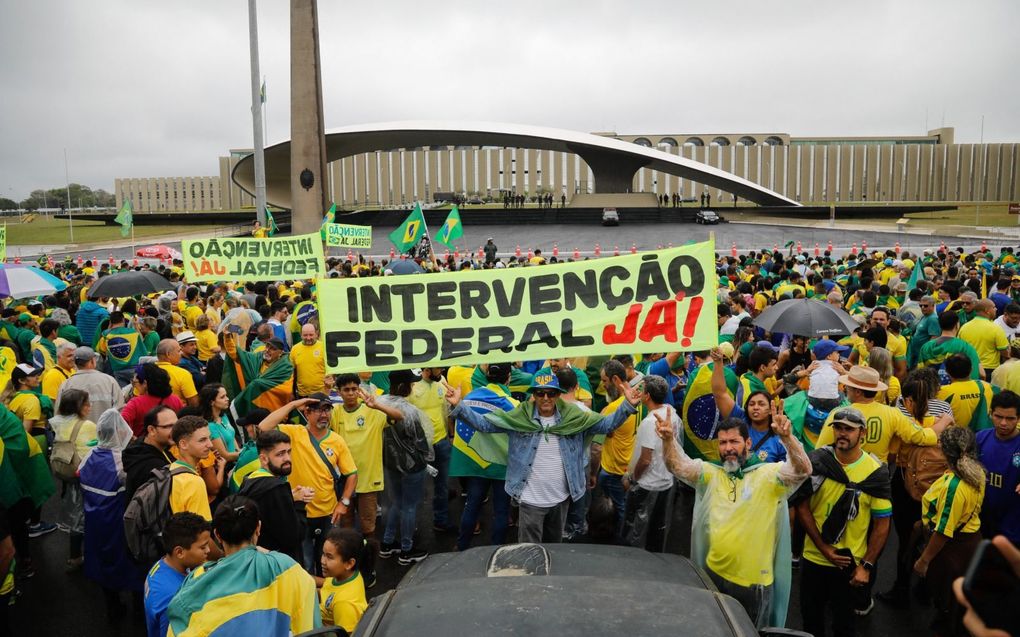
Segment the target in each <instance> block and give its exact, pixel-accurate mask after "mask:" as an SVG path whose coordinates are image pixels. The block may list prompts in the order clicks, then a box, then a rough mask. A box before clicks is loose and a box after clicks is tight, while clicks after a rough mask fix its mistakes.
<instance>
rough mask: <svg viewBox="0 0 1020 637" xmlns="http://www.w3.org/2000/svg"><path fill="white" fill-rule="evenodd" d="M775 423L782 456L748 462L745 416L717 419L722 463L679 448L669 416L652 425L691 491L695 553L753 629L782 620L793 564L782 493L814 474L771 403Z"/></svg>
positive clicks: (676, 472) (669, 465)
mask: <svg viewBox="0 0 1020 637" xmlns="http://www.w3.org/2000/svg"><path fill="white" fill-rule="evenodd" d="M772 430H773V431H774V432H775V434H776V435H777V436H779V439H780V440H781V441H782V443H783V446H785V447H786V451H787V459H786V460H785V461H783V462H764V463H754V460H752V461H751V463H749V462H748V459H749V457H750V455H751V434H750V431H749V430H748V427H747V423H746V422H744V421H743V420H738V419H735V418H727V419H725V420H723V421H722V422H720V423H719V425H718V427H717V429H716V440H717V442H718V446H719V457H720V459H721V460H722V465H721V466H720V465H717V464H714V463H710V462H706V461H703V460H693V459H691V458H690V457H689V456H688V455H687V454H686V453H684V451H683V449H682V448H681V446H680V445H679V444H677V443H676V434H675V432H674V427H673V423H672V419H671V418H666V419H663V420H661V421H659V423H658V424H657V426H656V433H658V434H659V437H660V438H662V439H663V441H664V444H663V458H664V460H665V462H666V467H667V468H668V469H669V471H670V473H672V474H673V475H675V476H676V477H678V478H680V479H681V480H683V481H684V482H685V483H687V484H688V485H690V486H692V487H694V489H695V491H696V500H695V504H694V521H693V525H692V542H691V555H692V557H693V558H694V560H695V561H696V562H697V563H698V564H699V566H701V567H702V568H704V569H705V571H706V572H708V574H709V576H711V578H712V581H713V582H715V584H716V586H717V587H718V588H719V590H720V591H721V592H723V593H726V594H727V595H730V596H731V597H734V598H735V599H736V600H737V601H738V602H740V604H741V605H742V606H743V607H744V609H745V610H747V614H748V615H749V616H750V617H751V621H753V622H754V624H755V626H757V627H758V628H761V627H763V626H769V625H782V624H783V623H784V621H785V617H786V610H787V604H788V602H789V599H788V595H789V588H788V585H789V580H790V563H791V562H790V544H789V541H790V537H789V536H790V529H789V513H788V509H787V502H786V499H787V496H788V495H789V494H791V493H792V492H793V491H794V490H795V489H796V488H797V487H799V486H800V484H801V483H802V482H803V481H804V479H805V478H807V477H808V476H810V475H811V462H810V460H808V456H807V454H806V453H805V452H804V447H803V446H802V445H801V444H800V442H798V441H797V439H796V438H794V437H793V434H792V427H791V425H790V419H789V418H787V417H786V416H785V415H784V414H783V412H782V407H781V406H779V405H776V404H773V405H772ZM748 538H753V540H752V541H749V539H748ZM777 591H780V592H781V593H780V594H776V593H777ZM783 591H785V594H783V593H782V592H783Z"/></svg>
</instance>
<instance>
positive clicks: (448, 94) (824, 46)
mask: <svg viewBox="0 0 1020 637" xmlns="http://www.w3.org/2000/svg"><path fill="white" fill-rule="evenodd" d="M288 7H289V3H287V2H285V1H284V0H272V1H266V0H263V1H262V2H260V6H259V27H260V28H259V31H260V33H259V38H260V45H261V46H260V49H261V51H260V57H261V66H262V72H263V74H264V75H265V76H266V78H267V92H268V104H267V122H268V128H269V139H270V140H271V141H272V140H280V139H285V138H287V137H289V136H290V130H289V119H288V117H289V111H290V103H289V89H288V85H289V81H290V66H289V38H290V29H289V15H288V12H289V8H288ZM319 18H320V25H319V26H320V33H321V38H322V42H321V55H322V69H323V86H324V88H323V93H324V109H325V114H326V122H327V126H328V127H335V126H342V125H348V124H356V123H364V122H373V121H385V120H391V119H470V120H493V121H508V122H521V123H530V124H538V125H546V126H556V127H563V128H569V129H574V130H581V131H606V130H615V131H617V132H621V133H634V132H648V133H668V132H715V131H726V132H743V131H752V132H773V131H776V132H787V133H790V134H793V135H869V134H874V135H890V134H902V135H911V134H922V133H923V132H924V127H925V111H926V109H927V124H928V127H929V128H935V127H937V126H939V125H941V124H942V122H943V117H944V121H945V124H946V125H949V126H955V127H956V130H957V140H958V141H971V142H976V141H978V138H979V135H980V121H981V116H982V115H984V116H985V131H984V138H985V140H986V141H1017V140H1020V118H1018V117H1017V109H1016V106H1015V104H1016V103H1017V102H1018V98H1020V95H1018V93H1020V89H1018V87H1017V84H1016V81H1015V72H1014V71H1013V67H1014V65H1015V60H1017V59H1018V57H1020V55H1018V54H1020V44H1018V43H1017V40H1016V38H1015V34H1014V33H1013V32H1012V31H1013V29H1014V27H1015V25H1016V24H1018V18H1020V5H1018V4H1017V3H1015V2H1012V1H1009V0H1003V1H1000V2H991V1H989V2H975V3H960V2H958V1H953V0H930V1H922V0H916V1H914V0H912V1H901V2H887V1H879V0H867V1H863V2H856V3H839V4H835V3H822V2H814V1H808V0H789V1H783V0H765V1H757V2H755V1H744V0H741V1H735V2H734V1H731V2H715V3H694V2H680V1H672V2H666V1H660V2H655V1H647V0H646V1H638V2H631V3H623V2H614V1H610V0H603V1H601V2H591V1H588V2H581V1H574V0H569V1H567V0H562V1H560V2H537V1H532V0H527V1H523V2H517V3H513V4H506V3H495V2H478V1H477V0H475V1H473V2H469V1H463V0H457V1H452V2H450V1H447V2H442V3H425V2H420V1H417V2H410V1H403V0H401V1H397V0H392V1H386V0H383V1H380V2H376V3H346V2H338V1H330V0H323V1H321V2H320V3H319ZM247 20H248V18H247V3H246V2H244V0H232V1H227V0H218V1H214V2H209V1H200V0H178V1H175V2H172V3H141V2H131V1H128V0H103V1H100V2H66V1H65V2H60V1H57V0H34V1H33V2H17V1H16V0H0V60H2V61H3V63H2V64H0V91H2V96H3V97H2V98H0V122H2V125H0V149H2V151H0V196H14V197H18V198H20V197H24V196H25V195H27V193H28V192H29V191H30V190H32V189H34V188H40V187H44V186H54V185H57V184H60V183H62V182H63V179H64V164H63V152H64V149H65V148H66V149H67V153H68V159H69V168H70V178H71V180H72V181H79V182H83V183H87V184H89V185H92V186H95V187H103V188H107V189H111V188H112V187H113V180H114V178H115V177H129V176H170V175H206V174H217V172H218V166H217V157H219V156H220V155H222V154H225V152H226V151H227V150H228V149H230V148H238V147H248V146H250V145H251V119H250V84H249V60H248V34H247V27H248V21H247Z"/></svg>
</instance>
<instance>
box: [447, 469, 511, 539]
mask: <svg viewBox="0 0 1020 637" xmlns="http://www.w3.org/2000/svg"><path fill="white" fill-rule="evenodd" d="M467 481H468V482H467V502H465V503H464V512H463V513H461V516H460V532H459V533H458V534H457V550H458V551H466V550H467V549H468V547H470V546H471V537H472V536H473V535H474V534H475V524H477V523H478V516H479V515H480V514H481V512H482V500H484V499H485V493H486V491H488V490H489V489H490V488H491V489H492V543H493V544H495V545H497V546H498V545H501V544H505V543H506V527H507V523H508V522H509V518H510V495H509V494H507V492H506V482H504V481H503V480H490V479H489V478H468V479H467Z"/></svg>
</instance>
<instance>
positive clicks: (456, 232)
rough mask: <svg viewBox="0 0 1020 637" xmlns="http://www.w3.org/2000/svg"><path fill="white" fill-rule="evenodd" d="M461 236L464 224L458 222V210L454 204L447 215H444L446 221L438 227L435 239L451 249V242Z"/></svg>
mask: <svg viewBox="0 0 1020 637" xmlns="http://www.w3.org/2000/svg"><path fill="white" fill-rule="evenodd" d="M463 236H464V224H462V223H461V222H460V210H457V206H454V207H453V210H451V211H450V214H449V216H447V217H446V221H444V222H443V227H442V228H440V229H439V234H437V235H436V241H438V242H439V243H441V244H443V245H444V246H446V247H447V248H450V249H451V250H452V249H453V242H454V241H456V240H457V239H460V238H461V237H463Z"/></svg>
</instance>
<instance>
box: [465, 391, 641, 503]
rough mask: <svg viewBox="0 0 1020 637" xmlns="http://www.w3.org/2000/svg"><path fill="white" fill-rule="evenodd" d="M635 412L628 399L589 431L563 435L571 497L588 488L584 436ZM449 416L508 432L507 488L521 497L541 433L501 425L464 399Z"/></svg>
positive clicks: (535, 413) (611, 427) (484, 428)
mask: <svg viewBox="0 0 1020 637" xmlns="http://www.w3.org/2000/svg"><path fill="white" fill-rule="evenodd" d="M634 413H635V409H634V407H632V406H631V404H630V403H629V402H627V401H623V404H622V405H621V406H620V407H619V408H618V409H617V410H616V411H614V412H613V413H612V414H610V415H608V416H605V417H604V418H603V419H602V420H601V421H600V422H599V423H598V424H596V425H595V426H593V427H591V428H590V429H588V430H587V431H585V432H583V433H579V434H574V435H572V436H561V437H560V454H562V456H563V470H564V472H566V474H567V486H568V487H570V498H571V499H572V500H575V501H576V500H580V499H581V498H582V497H583V496H584V492H585V489H586V488H587V481H586V480H585V477H584V467H585V457H584V438H585V436H590V435H595V434H607V433H609V432H611V431H614V430H616V428H617V427H619V426H620V425H622V424H623V422H624V421H625V420H627V418H628V417H630V416H631V415H632V414H634ZM450 416H451V417H453V418H456V419H457V420H459V421H461V422H463V423H464V424H466V425H468V426H470V427H472V428H474V429H477V430H478V431H481V432H483V433H505V434H508V437H509V441H510V444H509V454H508V455H509V457H508V459H507V467H506V492H507V493H508V494H510V497H512V498H513V499H514V500H519V499H520V497H521V493H522V492H523V491H524V485H525V484H527V482H528V478H530V477H531V465H532V463H533V462H534V461H535V452H536V451H538V440H539V436H541V435H543V434H541V433H533V434H525V433H518V432H516V431H509V430H506V429H500V428H499V427H497V426H495V425H493V424H492V423H490V422H489V421H488V420H486V419H485V417H484V416H482V415H481V414H479V413H477V412H476V411H474V410H473V409H471V408H469V407H465V406H464V403H460V404H458V405H457V407H456V409H454V410H453V411H451V412H450ZM531 418H532V420H534V421H535V422H536V423H537V422H539V419H538V409H537V407H535V408H534V411H533V412H532V416H531ZM555 418H556V422H557V423H558V422H559V421H560V412H559V410H557V411H556V414H555Z"/></svg>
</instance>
